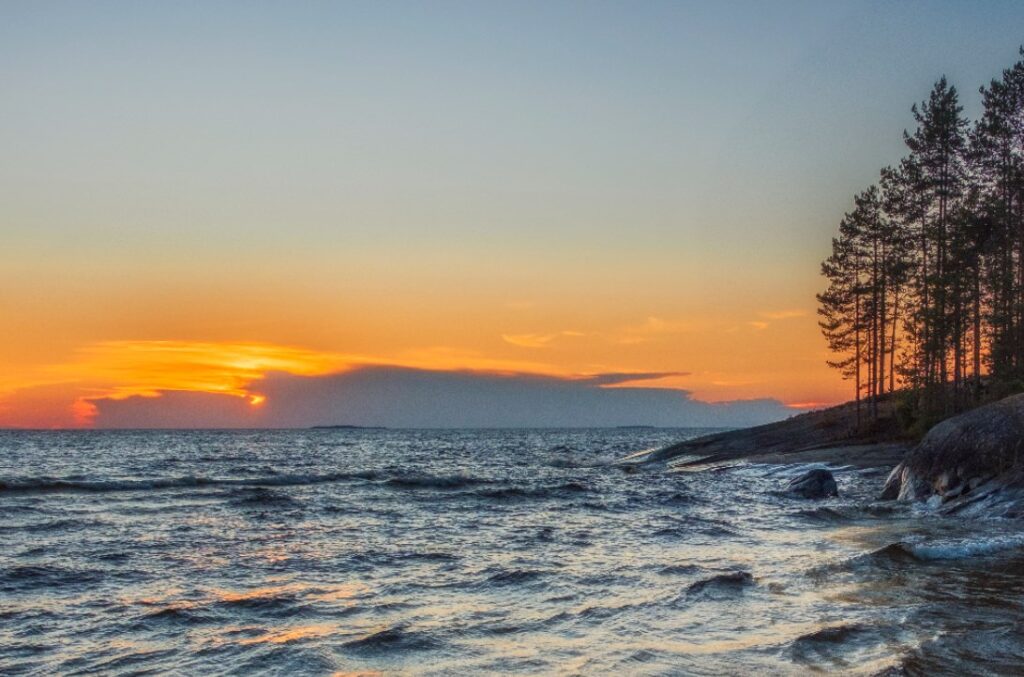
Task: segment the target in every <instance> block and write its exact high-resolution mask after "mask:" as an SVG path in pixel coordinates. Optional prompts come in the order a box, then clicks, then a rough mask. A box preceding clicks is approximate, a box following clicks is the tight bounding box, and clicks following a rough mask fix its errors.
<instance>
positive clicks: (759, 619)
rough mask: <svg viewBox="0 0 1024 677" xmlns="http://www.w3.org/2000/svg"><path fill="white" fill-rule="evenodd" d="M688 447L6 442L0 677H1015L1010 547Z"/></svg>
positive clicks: (961, 524) (853, 479) (372, 434)
mask: <svg viewBox="0 0 1024 677" xmlns="http://www.w3.org/2000/svg"><path fill="white" fill-rule="evenodd" d="M699 432H701V431H694V430H661V429H658V430H655V429H618V430H611V429H605V430H544V431H371V430H311V431H280V432H278V431H273V432H265V431H247V432H66V433H58V432H52V433H32V432H7V433H0V537H2V539H3V540H2V542H3V548H2V550H0V674H5V675H6V674H54V673H60V674H82V673H97V672H98V673H103V674H128V673H131V674H136V673H139V672H161V673H162V672H171V673H177V674H252V673H254V672H261V673H267V674H325V675H326V674H335V673H342V674H344V673H374V672H382V673H387V674H393V673H414V674H422V673H429V674H469V673H490V672H500V673H512V672H515V673H540V674H562V673H569V674H600V673H615V674H623V673H628V674H666V673H673V674H746V673H752V672H754V671H760V672H762V673H765V674H807V673H808V672H809V671H830V672H834V671H841V672H849V673H853V674H857V673H863V674H873V673H876V672H879V671H882V670H886V669H888V668H891V667H894V666H902V667H903V669H905V670H906V671H907V672H909V673H910V674H939V673H943V672H947V673H954V674H955V673H960V674H964V673H965V672H969V673H971V674H1015V673H1017V674H1019V673H1020V671H1021V669H1022V666H1024V628H1022V627H1021V624H1020V623H1019V621H1020V619H1021V618H1022V617H1024V616H1022V610H1024V551H1022V547H1021V546H1022V544H1024V535H1022V534H1024V530H1021V529H1020V527H1019V526H1018V525H1017V523H1014V522H1001V521H993V520H990V521H967V520H961V519H951V518H942V517H938V516H934V515H931V514H929V513H927V512H926V511H924V510H922V509H920V508H910V507H906V506H894V505H892V504H879V503H874V502H873V501H872V496H873V495H874V494H875V493H877V491H878V489H879V487H880V486H881V483H882V480H883V479H884V475H879V474H878V473H877V472H868V473H864V472H861V471H855V470H841V471H839V472H837V479H838V481H839V485H840V490H841V492H842V493H843V496H842V497H841V498H839V499H832V500H827V501H823V502H803V501H798V500H793V499H789V498H785V497H783V496H780V495H777V494H776V493H773V492H775V491H776V490H777V489H779V488H780V487H781V486H782V485H783V484H784V483H785V480H786V479H787V478H788V477H790V476H792V475H793V474H794V473H795V472H798V471H799V470H800V468H795V467H786V466H740V467H736V468H731V469H725V470H720V471H716V472H704V473H695V474H667V473H664V472H662V471H661V470H657V469H653V468H652V469H639V470H636V471H629V470H627V469H623V468H620V467H615V466H609V465H608V462H609V461H611V460H614V459H616V458H620V457H622V456H625V455H627V454H629V453H631V452H635V451H638V450H640V449H644V448H649V447H657V446H661V445H664V444H668V443H671V442H675V441H678V440H680V439H683V438H686V437H690V436H693V435H695V434H697V433H699Z"/></svg>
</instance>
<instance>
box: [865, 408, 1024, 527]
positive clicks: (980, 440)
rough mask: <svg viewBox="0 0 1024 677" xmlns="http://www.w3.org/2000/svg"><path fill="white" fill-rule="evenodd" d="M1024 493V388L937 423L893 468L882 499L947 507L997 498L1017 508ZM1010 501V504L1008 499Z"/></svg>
mask: <svg viewBox="0 0 1024 677" xmlns="http://www.w3.org/2000/svg"><path fill="white" fill-rule="evenodd" d="M1018 494H1021V496H1024V394H1021V395H1014V396H1012V397H1007V398H1006V399H1003V400H1000V401H998V402H994V403H992V404H988V405H985V406H982V407H978V408H977V409H974V410H971V411H968V412H965V413H963V414H960V415H958V416H954V417H953V418H950V419H947V420H946V421H943V422H942V423H939V424H938V425H936V426H935V427H934V428H932V429H931V430H930V431H928V434H926V435H925V436H924V438H923V439H922V440H921V443H920V444H918V445H917V447H915V448H914V449H913V450H911V452H910V453H909V454H907V456H906V458H904V460H903V461H902V462H901V463H900V464H899V465H898V466H896V468H895V469H894V470H893V471H892V474H890V475H889V479H888V480H887V481H886V484H885V488H884V489H883V491H882V498H883V499H900V500H933V501H935V502H936V503H939V504H941V505H943V508H944V509H945V510H948V511H954V510H960V509H963V508H966V507H968V506H971V505H973V506H976V507H980V504H981V502H986V503H993V504H994V503H998V504H999V510H998V511H997V512H998V513H999V514H1003V515H1011V514H1015V513H1017V512H1020V511H1019V510H1018V509H1017V508H1016V507H1015V504H1017V503H1019V502H1020V501H1019V500H1018ZM1011 504H1014V505H1011Z"/></svg>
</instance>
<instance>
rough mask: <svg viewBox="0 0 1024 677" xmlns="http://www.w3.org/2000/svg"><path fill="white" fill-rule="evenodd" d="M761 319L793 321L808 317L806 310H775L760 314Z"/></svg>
mask: <svg viewBox="0 0 1024 677" xmlns="http://www.w3.org/2000/svg"><path fill="white" fill-rule="evenodd" d="M758 315H760V316H761V317H763V318H765V319H766V320H791V319H793V318H796V317H804V316H806V315H807V311H805V310H795V309H794V310H773V311H765V312H762V313H758Z"/></svg>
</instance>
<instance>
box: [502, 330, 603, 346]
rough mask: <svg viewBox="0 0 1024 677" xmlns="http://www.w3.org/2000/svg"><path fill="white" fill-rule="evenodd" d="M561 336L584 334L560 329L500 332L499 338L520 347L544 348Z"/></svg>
mask: <svg viewBox="0 0 1024 677" xmlns="http://www.w3.org/2000/svg"><path fill="white" fill-rule="evenodd" d="M563 336H584V334H583V332H579V331H560V332H556V333H554V334H502V335H501V339H502V340H503V341H504V342H505V343H511V344H512V345H514V346H519V347H520V348H545V347H547V345H548V344H549V343H551V342H552V341H554V340H555V339H557V338H562V337H563Z"/></svg>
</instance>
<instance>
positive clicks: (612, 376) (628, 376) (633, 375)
mask: <svg viewBox="0 0 1024 677" xmlns="http://www.w3.org/2000/svg"><path fill="white" fill-rule="evenodd" d="M689 375H690V372H688V371H648V372H612V373H608V374H593V375H590V376H585V377H581V378H578V379H575V380H576V383H585V384H587V385H595V386H617V385H622V384H624V383H635V382H637V381H655V380H658V379H662V378H669V377H670V376H689Z"/></svg>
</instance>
